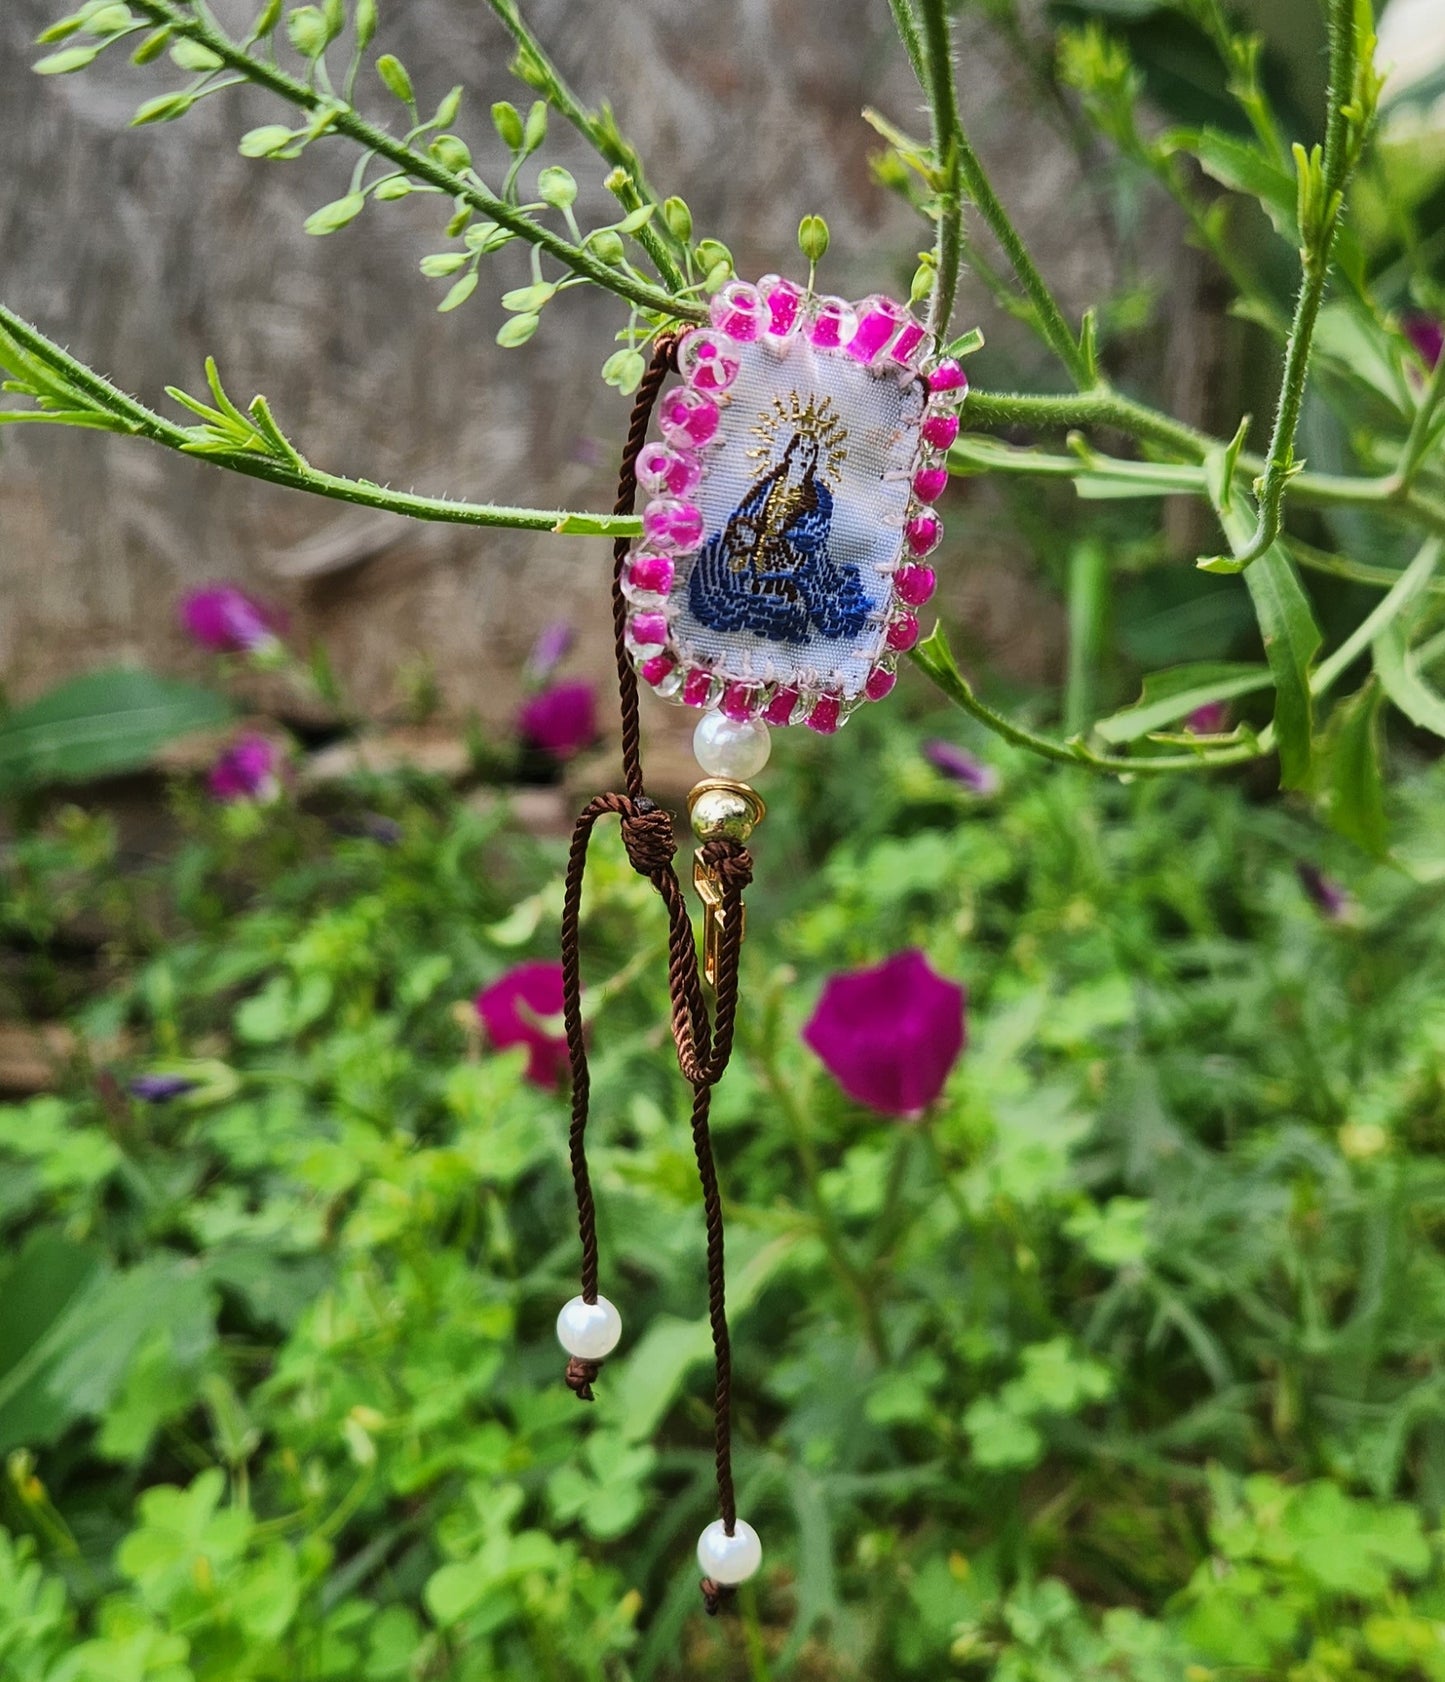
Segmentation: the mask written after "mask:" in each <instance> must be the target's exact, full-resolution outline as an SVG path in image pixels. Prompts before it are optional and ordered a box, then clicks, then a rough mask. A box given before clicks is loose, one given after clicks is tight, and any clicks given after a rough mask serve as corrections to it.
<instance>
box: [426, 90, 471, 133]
mask: <svg viewBox="0 0 1445 1682" xmlns="http://www.w3.org/2000/svg"><path fill="white" fill-rule="evenodd" d="M464 91H465V90H464V89H463V88H462V87H460V86H457V87H454V88H453V89H452V90H451V92H450V93H449V94H448V95H447V96H446V98H445V99H444V100H443V101H442V102H441V104H440V105H438V106H437V108H436V115H435V116H434V117H433V118H432V121H433V122H434V123H435V124H436V126H437V127H438V128H450V127H451V125H452V124H453V123H454V122H455V121H456V120H457V112H458V111H460V110H461V108H462V94H463V92H464Z"/></svg>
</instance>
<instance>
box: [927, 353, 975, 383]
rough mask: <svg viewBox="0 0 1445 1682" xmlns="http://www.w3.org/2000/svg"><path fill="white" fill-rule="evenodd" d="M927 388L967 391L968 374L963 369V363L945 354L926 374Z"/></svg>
mask: <svg viewBox="0 0 1445 1682" xmlns="http://www.w3.org/2000/svg"><path fill="white" fill-rule="evenodd" d="M928 389H929V390H930V391H967V390H968V375H967V374H966V373H964V371H963V364H962V363H961V362H957V361H955V359H954V358H953V357H951V356H946V357H945V358H944V359H943V361H942V362H940V363H939V364H938V366H937V367H936V368H933V369H931V370H930V372H929V375H928Z"/></svg>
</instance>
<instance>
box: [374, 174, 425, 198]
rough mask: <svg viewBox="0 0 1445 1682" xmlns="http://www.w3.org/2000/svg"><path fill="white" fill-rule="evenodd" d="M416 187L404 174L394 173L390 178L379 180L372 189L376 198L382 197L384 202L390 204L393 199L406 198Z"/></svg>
mask: <svg viewBox="0 0 1445 1682" xmlns="http://www.w3.org/2000/svg"><path fill="white" fill-rule="evenodd" d="M415 190H416V189H415V187H414V186H413V184H412V183H411V182H410V181H408V180H407V178H406V176H404V175H393V176H392V177H391V178H390V179H389V180H386V181H378V182H377V184H376V186H375V187H373V188H372V190H371V196H372V198H374V199H380V200H381V201H382V202H383V203H384V204H390V203H391V201H392V200H393V199H404V198H405V197H406V196H407V194H408V193H411V192H414V191H415Z"/></svg>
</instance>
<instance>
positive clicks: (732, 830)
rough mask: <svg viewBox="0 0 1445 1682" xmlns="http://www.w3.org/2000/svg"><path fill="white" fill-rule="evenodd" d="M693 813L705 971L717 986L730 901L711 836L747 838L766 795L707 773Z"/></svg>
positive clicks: (742, 918) (742, 915)
mask: <svg viewBox="0 0 1445 1682" xmlns="http://www.w3.org/2000/svg"><path fill="white" fill-rule="evenodd" d="M687 812H688V817H689V818H690V819H691V820H692V831H693V834H694V835H696V836H697V838H698V840H699V841H701V842H702V843H703V846H701V847H699V848H698V850H697V852H696V854H695V855H694V860H693V867H692V885H693V887H694V888H696V889H697V896H698V898H699V899H700V900H701V901H702V908H703V924H702V973H703V976H704V978H705V979H706V981H707V984H708V986H709V987H713V988H716V986H717V978H718V959H719V957H720V955H721V952H722V940H723V935H724V934H725V933H726V932H727V907H726V905H725V904H724V902H723V887H722V882H721V881H720V880H719V878H718V876H717V873H716V871H714V870H712V869H710V868H709V866H708V863H707V860H706V856H705V855H706V844H707V843H708V842H709V841H737V842H739V843H742V842H745V841H747V840H748V838H749V837H750V836H751V835H752V833H753V831H754V830H755V829H756V828H757V826H758V825H759V824H760V823H761V822H762V821H763V819H764V818H765V817H766V816H767V812H768V809H767V807H766V806H765V805H764V804H763V799H762V796H761V795H760V794H759V793H758V792H757V791H756V790H755V789H752V788H749V787H748V785H747V784H746V783H735V782H733V781H732V780H731V779H730V778H728V777H707V778H705V779H704V780H703V781H702V782H700V783H699V784H698V785H697V787H696V788H694V789H693V791H692V793H691V794H689V795H688V797H687ZM737 914H738V919H739V925H738V938H739V939H740V940H741V939H742V937H743V936H744V935H745V934H746V932H747V912H746V910H745V908H744V907H743V906H742V905H741V904H739V906H738V908H737Z"/></svg>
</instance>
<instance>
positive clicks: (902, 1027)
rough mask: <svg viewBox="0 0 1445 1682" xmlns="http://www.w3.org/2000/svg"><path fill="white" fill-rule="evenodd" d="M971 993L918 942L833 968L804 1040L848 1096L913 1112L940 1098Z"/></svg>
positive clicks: (888, 1111)
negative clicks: (865, 965)
mask: <svg viewBox="0 0 1445 1682" xmlns="http://www.w3.org/2000/svg"><path fill="white" fill-rule="evenodd" d="M967 999H968V995H967V993H966V992H965V990H964V989H963V988H962V987H960V986H959V984H958V983H957V982H956V981H948V980H946V979H945V978H944V977H943V976H941V975H939V974H938V973H937V972H936V971H935V970H934V969H933V968H932V967H931V966H930V965H929V962H928V960H927V958H925V957H924V956H923V954H922V953H921V952H919V951H917V950H916V949H911V950H909V951H907V952H900V953H898V954H897V956H896V957H892V958H889V959H887V960H886V961H885V962H884V963H881V964H879V965H877V966H876V967H875V968H873V969H860V970H851V971H849V972H848V974H846V975H835V976H833V977H832V978H831V979H830V980H829V981H828V983H827V985H826V986H825V987H824V988H823V992H822V996H821V997H820V998H819V1000H818V1004H817V1008H816V1009H815V1010H814V1012H813V1014H812V1017H811V1018H810V1019H809V1021H808V1023H807V1026H806V1027H805V1028H804V1029H803V1042H804V1044H805V1045H807V1046H808V1048H809V1049H810V1050H811V1051H813V1052H815V1053H816V1054H817V1056H818V1057H819V1058H820V1059H821V1061H822V1063H823V1066H824V1067H825V1068H826V1069H827V1071H828V1073H829V1074H830V1075H832V1077H833V1079H834V1080H836V1081H837V1083H838V1084H839V1086H841V1087H842V1088H843V1090H844V1091H845V1092H846V1093H847V1094H848V1096H849V1097H850V1098H856V1099H857V1101H858V1102H859V1103H860V1104H866V1105H867V1106H868V1108H869V1109H870V1110H879V1111H881V1112H882V1113H883V1114H884V1115H895V1116H905V1117H909V1118H912V1117H915V1116H919V1115H922V1113H923V1112H924V1110H926V1109H927V1108H928V1106H929V1105H930V1104H931V1103H932V1102H933V1101H934V1099H935V1098H937V1097H938V1095H939V1093H940V1092H941V1091H942V1090H943V1083H944V1082H945V1081H946V1080H947V1079H948V1073H949V1070H950V1069H952V1067H953V1065H954V1064H955V1063H956V1062H957V1061H958V1057H959V1053H960V1052H961V1051H962V1050H963V1047H964V1042H965V1032H964V1006H965V1004H966V1003H967Z"/></svg>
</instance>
